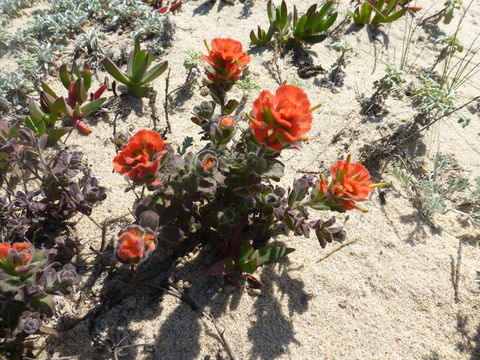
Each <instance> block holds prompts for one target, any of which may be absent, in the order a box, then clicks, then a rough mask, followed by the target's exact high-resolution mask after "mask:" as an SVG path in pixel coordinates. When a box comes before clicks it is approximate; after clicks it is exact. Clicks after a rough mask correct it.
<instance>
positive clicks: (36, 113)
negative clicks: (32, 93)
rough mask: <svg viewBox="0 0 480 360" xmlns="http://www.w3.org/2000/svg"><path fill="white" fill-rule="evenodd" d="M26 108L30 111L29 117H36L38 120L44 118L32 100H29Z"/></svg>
mask: <svg viewBox="0 0 480 360" xmlns="http://www.w3.org/2000/svg"><path fill="white" fill-rule="evenodd" d="M28 108H29V110H30V115H31V116H33V117H37V118H39V119H43V118H44V117H45V113H44V112H43V111H42V109H41V108H40V107H39V106H38V105H37V103H36V102H35V101H34V100H33V99H30V101H29V106H28Z"/></svg>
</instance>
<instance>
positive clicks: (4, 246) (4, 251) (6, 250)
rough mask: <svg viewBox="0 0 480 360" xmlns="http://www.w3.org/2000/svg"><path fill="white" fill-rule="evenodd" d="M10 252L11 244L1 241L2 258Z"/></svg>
mask: <svg viewBox="0 0 480 360" xmlns="http://www.w3.org/2000/svg"><path fill="white" fill-rule="evenodd" d="M8 254H10V244H9V243H0V259H5V258H7V257H8Z"/></svg>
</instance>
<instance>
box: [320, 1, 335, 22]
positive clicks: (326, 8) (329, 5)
mask: <svg viewBox="0 0 480 360" xmlns="http://www.w3.org/2000/svg"><path fill="white" fill-rule="evenodd" d="M332 6H333V2H326V3H325V4H324V5H323V6H322V7H321V8H320V10H319V11H318V14H319V15H320V17H321V18H322V19H323V18H324V17H325V16H326V15H327V14H328V12H329V11H330V9H331V8H332Z"/></svg>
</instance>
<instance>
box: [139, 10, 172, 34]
mask: <svg viewBox="0 0 480 360" xmlns="http://www.w3.org/2000/svg"><path fill="white" fill-rule="evenodd" d="M164 21H165V16H164V15H162V14H157V13H156V12H155V11H150V12H148V13H146V14H145V16H143V17H138V18H137V19H135V21H134V22H133V28H134V29H135V31H134V32H133V37H134V38H139V39H141V40H143V39H148V38H150V37H152V36H155V35H158V34H160V33H161V32H162V28H163V23H164Z"/></svg>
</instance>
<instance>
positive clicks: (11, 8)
mask: <svg viewBox="0 0 480 360" xmlns="http://www.w3.org/2000/svg"><path fill="white" fill-rule="evenodd" d="M35 3H36V0H2V1H1V2H0V25H5V24H7V23H9V22H10V20H11V19H12V17H17V16H20V15H21V14H22V10H23V9H25V8H27V7H31V6H32V5H33V4H35Z"/></svg>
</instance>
